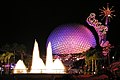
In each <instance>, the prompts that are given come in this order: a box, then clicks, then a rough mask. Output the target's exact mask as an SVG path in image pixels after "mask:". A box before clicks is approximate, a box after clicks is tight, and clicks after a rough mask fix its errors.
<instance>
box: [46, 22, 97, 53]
mask: <svg viewBox="0 0 120 80" xmlns="http://www.w3.org/2000/svg"><path fill="white" fill-rule="evenodd" d="M48 42H51V46H52V52H53V54H76V53H82V52H84V51H86V50H88V49H90V48H91V47H93V48H94V47H95V46H96V40H95V37H94V35H93V33H92V32H91V31H90V30H89V29H88V28H87V27H86V26H84V25H81V24H66V25H60V26H58V27H56V28H55V29H54V30H53V31H52V32H51V33H50V35H49V37H48V39H47V43H48Z"/></svg>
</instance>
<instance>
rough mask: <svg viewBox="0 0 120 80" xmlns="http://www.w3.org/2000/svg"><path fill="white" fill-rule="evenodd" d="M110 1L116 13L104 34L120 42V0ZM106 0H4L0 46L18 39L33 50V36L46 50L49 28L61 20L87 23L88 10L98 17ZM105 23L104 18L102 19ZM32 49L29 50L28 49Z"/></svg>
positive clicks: (41, 48)
mask: <svg viewBox="0 0 120 80" xmlns="http://www.w3.org/2000/svg"><path fill="white" fill-rule="evenodd" d="M113 1H114V2H109V1H108V3H109V6H110V8H111V7H112V6H114V7H113V10H115V12H114V13H113V14H115V15H116V17H113V18H112V19H111V22H110V23H109V32H108V35H107V38H108V40H109V41H110V43H111V44H114V45H117V44H119V43H120V39H119V37H120V31H119V26H120V25H119V23H120V16H119V14H120V1H119V0H113ZM106 4H107V1H105V0H92V1H91V0H90V1H89V0H80V1H79V2H77V1H76V2H75V0H74V1H68V2H67V1H66V2H65V1H55V2H50V1H49V2H48V1H46V2H42V1H41V2H40V1H39V2H37V1H29V0H28V1H22V0H16V1H3V2H1V6H0V7H1V9H0V12H1V14H0V27H1V29H0V46H2V45H3V44H6V43H8V44H9V43H14V42H17V43H19V44H24V45H25V46H26V47H27V48H28V50H30V51H32V47H33V44H34V40H35V39H36V40H37V41H38V43H39V47H40V50H41V52H43V53H44V52H46V51H45V49H46V48H45V47H46V41H47V38H48V36H49V34H50V33H51V31H52V30H53V29H54V28H55V27H57V26H59V25H62V24H67V23H78V24H83V25H84V24H86V18H87V17H88V16H89V14H90V13H92V12H93V13H95V14H96V19H98V20H101V18H102V17H99V15H100V10H99V8H101V9H102V7H105V8H106ZM101 22H102V23H103V24H104V20H103V21H101ZM31 53H32V52H31Z"/></svg>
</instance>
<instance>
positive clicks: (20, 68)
mask: <svg viewBox="0 0 120 80" xmlns="http://www.w3.org/2000/svg"><path fill="white" fill-rule="evenodd" d="M13 73H27V68H26V66H25V64H24V62H23V61H22V60H18V62H17V63H16V66H15V68H14V71H13Z"/></svg>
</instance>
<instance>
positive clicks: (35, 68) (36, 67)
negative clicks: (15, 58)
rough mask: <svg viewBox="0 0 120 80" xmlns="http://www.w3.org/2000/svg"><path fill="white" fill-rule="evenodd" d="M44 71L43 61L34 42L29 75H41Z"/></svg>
mask: <svg viewBox="0 0 120 80" xmlns="http://www.w3.org/2000/svg"><path fill="white" fill-rule="evenodd" d="M44 69H45V64H44V62H43V60H42V59H41V58H40V55H39V48H38V43H37V41H36V40H35V43H34V49H33V55H32V66H31V71H30V73H42V72H44V71H43V70H44Z"/></svg>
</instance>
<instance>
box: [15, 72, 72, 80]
mask: <svg viewBox="0 0 120 80" xmlns="http://www.w3.org/2000/svg"><path fill="white" fill-rule="evenodd" d="M72 75H73V74H54V73H51V74H47V73H40V74H39V73H33V74H32V73H27V74H26V73H24V74H23V73H22V74H13V76H14V78H15V80H61V79H65V80H66V79H70V78H71V77H72Z"/></svg>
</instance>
